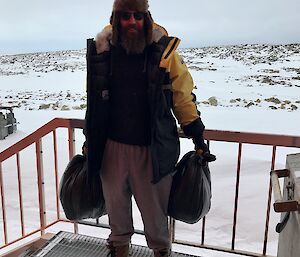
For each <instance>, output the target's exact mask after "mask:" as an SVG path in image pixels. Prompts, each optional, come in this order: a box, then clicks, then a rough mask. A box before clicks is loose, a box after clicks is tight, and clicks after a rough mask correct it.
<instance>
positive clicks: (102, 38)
mask: <svg viewBox="0 0 300 257" xmlns="http://www.w3.org/2000/svg"><path fill="white" fill-rule="evenodd" d="M112 35H113V29H112V26H111V25H107V26H106V27H105V28H104V29H103V30H102V31H101V32H99V33H98V34H97V36H96V38H95V40H96V49H97V54H101V53H103V52H105V51H109V50H110V45H111V44H112ZM163 36H168V32H167V31H166V29H165V28H164V27H162V26H160V25H158V24H156V23H153V29H152V40H151V42H155V43H157V42H158V41H159V40H160V39H161V38H162V37H163Z"/></svg>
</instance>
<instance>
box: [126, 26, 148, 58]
mask: <svg viewBox="0 0 300 257" xmlns="http://www.w3.org/2000/svg"><path fill="white" fill-rule="evenodd" d="M128 29H130V28H128ZM121 46H122V47H123V48H124V49H125V51H126V53H127V54H141V53H143V51H144V49H145V47H146V37H145V33H144V31H139V30H138V31H137V33H129V32H128V31H127V30H124V31H122V33H121Z"/></svg>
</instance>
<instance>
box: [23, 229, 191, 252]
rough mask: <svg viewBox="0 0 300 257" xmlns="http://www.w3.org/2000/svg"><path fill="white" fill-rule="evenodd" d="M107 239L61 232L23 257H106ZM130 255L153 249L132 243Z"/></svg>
mask: <svg viewBox="0 0 300 257" xmlns="http://www.w3.org/2000/svg"><path fill="white" fill-rule="evenodd" d="M105 245H106V240H104V239H100V238H96V237H91V236H85V235H79V234H73V233H69V232H59V233H58V234H56V235H55V236H54V237H53V238H52V239H51V240H49V242H48V243H47V244H46V245H45V246H44V247H43V248H41V249H38V250H36V251H35V252H30V253H26V254H25V255H22V257H106V256H107V254H108V249H107V248H106V246H105ZM129 256H130V257H152V251H151V250H150V249H148V248H147V247H144V246H138V245H131V249H130V253H129ZM184 256H189V257H193V255H188V254H181V253H175V252H173V253H172V257H184Z"/></svg>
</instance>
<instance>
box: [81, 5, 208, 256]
mask: <svg viewBox="0 0 300 257" xmlns="http://www.w3.org/2000/svg"><path fill="white" fill-rule="evenodd" d="M110 23H111V25H109V26H107V27H105V28H104V30H103V31H102V32H101V33H99V34H98V35H97V38H96V51H97V54H96V53H95V54H94V55H93V54H91V55H92V57H89V50H88V88H90V92H88V109H87V115H86V136H87V146H88V165H89V169H90V170H95V171H98V170H99V169H100V168H101V169H100V176H101V181H102V186H103V193H104V199H105V204H106V209H107V213H108V216H109V224H110V227H111V234H110V236H109V239H108V242H109V244H108V245H109V249H110V255H111V256H115V257H127V256H128V251H129V242H130V239H131V236H132V234H133V233H134V229H133V221H132V206H131V198H132V195H133V196H134V198H135V200H136V203H137V205H138V208H139V210H140V212H141V215H142V219H143V223H144V231H145V236H146V240H147V244H148V246H149V248H151V249H152V250H153V253H154V256H155V257H165V256H170V240H169V232H168V220H167V208H168V199H169V193H170V188H171V182H172V178H171V175H170V174H171V173H172V172H173V170H174V166H175V164H176V162H177V160H178V156H179V137H178V133H177V126H176V121H175V119H174V116H173V114H172V111H173V113H174V115H175V116H176V118H177V120H178V122H179V124H180V125H181V127H182V129H183V131H184V133H185V134H186V135H187V136H188V137H191V138H193V141H194V143H195V148H196V150H199V151H200V152H201V153H204V154H205V156H206V158H208V159H209V158H210V159H214V156H213V155H211V154H209V151H208V148H207V146H206V144H205V143H204V140H203V131H204V125H203V123H202V121H201V119H200V117H199V112H198V111H197V109H196V105H195V103H194V101H195V96H194V95H193V94H192V89H193V81H192V78H191V76H190V74H189V72H188V70H187V67H186V65H185V64H184V63H183V61H182V59H181V58H180V56H179V55H178V54H177V53H176V51H175V50H176V48H177V47H178V45H179V42H180V40H179V39H177V38H173V37H168V36H167V32H166V31H165V30H164V29H163V28H162V27H160V26H159V25H157V24H155V23H154V22H153V20H152V18H151V15H150V13H149V11H148V1H147V0H115V2H114V5H113V12H112V15H111V19H110Z"/></svg>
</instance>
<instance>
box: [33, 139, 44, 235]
mask: <svg viewBox="0 0 300 257" xmlns="http://www.w3.org/2000/svg"><path fill="white" fill-rule="evenodd" d="M35 147H36V168H37V179H38V190H39V209H40V224H41V235H44V233H45V227H46V209H45V188H44V184H45V182H44V170H43V157H42V155H43V150H42V139H39V140H38V141H36V143H35Z"/></svg>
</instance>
